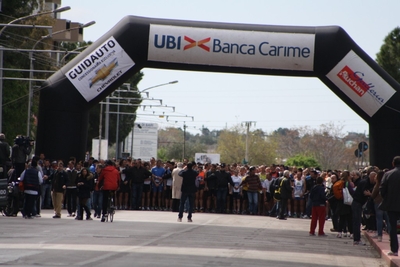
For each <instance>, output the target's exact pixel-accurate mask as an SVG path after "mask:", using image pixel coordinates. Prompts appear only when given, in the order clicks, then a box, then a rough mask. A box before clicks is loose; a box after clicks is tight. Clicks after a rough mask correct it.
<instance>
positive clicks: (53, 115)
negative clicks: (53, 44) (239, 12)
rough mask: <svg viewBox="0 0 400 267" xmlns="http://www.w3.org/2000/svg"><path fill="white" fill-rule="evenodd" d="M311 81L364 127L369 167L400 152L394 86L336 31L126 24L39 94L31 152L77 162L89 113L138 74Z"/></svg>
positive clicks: (385, 163) (146, 21) (133, 20)
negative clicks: (229, 75)
mask: <svg viewBox="0 0 400 267" xmlns="http://www.w3.org/2000/svg"><path fill="white" fill-rule="evenodd" d="M145 67H149V68H162V69H179V70H192V71H208V72H230V73H243V74H247V73H248V74H261V75H284V76H306V77H318V78H319V79H320V80H321V81H322V82H323V83H325V84H326V85H327V86H328V87H329V88H330V89H331V90H332V91H333V92H334V93H335V94H336V95H337V96H338V97H340V98H341V99H342V100H343V101H344V102H345V103H346V104H347V105H348V106H350V107H351V108H352V109H353V110H354V111H355V112H356V113H357V114H358V115H360V116H361V117H362V118H363V119H364V120H365V121H367V122H368V123H369V133H370V161H371V164H374V165H377V166H379V167H390V165H391V161H392V159H393V156H395V155H398V154H400V141H399V140H398V139H399V137H400V114H399V112H398V111H397V110H396V109H397V107H398V106H399V105H398V103H400V97H399V94H397V93H396V91H398V90H399V89H400V85H399V84H398V83H397V82H396V81H395V80H394V79H393V78H392V77H390V76H389V75H388V74H387V73H386V72H385V71H384V70H383V69H382V68H381V67H379V66H378V65H377V63H376V62H375V61H374V60H373V59H371V58H370V57H369V56H368V55H367V54H366V53H365V52H364V51H363V50H362V49H361V48H360V47H359V46H358V45H357V44H356V43H355V42H354V41H353V40H352V39H351V38H350V37H349V36H348V35H347V33H346V32H345V31H344V30H343V29H342V28H340V27H338V26H326V27H291V26H273V25H246V24H228V23H212V22H198V21H183V20H165V19H152V18H143V17H136V16H127V17H125V18H123V19H122V20H121V21H120V22H119V23H118V24H117V25H116V26H114V28H112V29H111V30H110V31H109V32H107V33H106V34H105V35H104V36H102V37H101V38H100V39H99V40H97V41H96V42H95V43H93V44H92V45H91V46H90V47H88V48H87V49H86V50H85V51H84V52H82V53H81V54H80V55H79V56H77V57H76V58H74V60H72V61H71V62H69V63H68V64H67V65H66V66H64V67H63V68H62V69H61V70H59V71H58V72H56V73H55V74H54V75H52V76H51V77H50V78H49V79H48V80H47V81H46V82H45V83H44V85H43V87H42V90H41V94H40V105H39V115H38V129H37V144H36V153H44V154H45V155H46V156H47V157H49V158H54V159H64V160H66V159H68V158H69V157H70V156H75V157H77V159H83V157H84V154H85V148H86V138H87V126H88V110H89V108H90V107H91V106H93V105H95V104H96V103H98V102H100V101H101V100H102V99H104V98H105V97H106V96H107V95H109V94H110V93H111V92H112V91H113V90H115V89H116V88H118V87H119V86H121V85H122V83H123V82H124V81H125V80H126V79H127V78H128V77H130V76H132V75H133V74H135V73H137V72H139V71H140V70H141V69H142V68H145Z"/></svg>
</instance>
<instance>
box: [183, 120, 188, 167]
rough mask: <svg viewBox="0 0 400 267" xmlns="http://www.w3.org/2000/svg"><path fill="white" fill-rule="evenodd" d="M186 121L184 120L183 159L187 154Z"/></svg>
mask: <svg viewBox="0 0 400 267" xmlns="http://www.w3.org/2000/svg"><path fill="white" fill-rule="evenodd" d="M186 128H187V126H186V123H185V122H183V153H182V160H183V159H184V158H185V154H186Z"/></svg>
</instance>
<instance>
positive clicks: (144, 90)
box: [105, 80, 178, 158]
mask: <svg viewBox="0 0 400 267" xmlns="http://www.w3.org/2000/svg"><path fill="white" fill-rule="evenodd" d="M176 83H178V81H177V80H174V81H170V82H167V83H161V84H157V85H154V86H150V87H147V88H145V89H143V90H137V91H131V92H137V93H139V94H140V93H144V92H145V93H146V94H147V97H148V96H149V93H148V92H147V91H148V90H151V89H153V88H156V87H160V86H165V85H170V84H176ZM124 85H125V84H124ZM128 91H130V90H128ZM110 99H111V98H109V97H107V103H106V105H107V107H108V106H109V104H110ZM116 99H117V101H118V103H117V105H118V107H117V109H118V111H117V129H116V143H115V148H116V151H115V152H116V158H118V157H119V154H120V146H119V136H118V135H119V120H120V118H119V115H123V114H124V112H120V109H119V106H120V105H125V104H121V103H120V91H118V97H117V98H116ZM160 101H162V100H160ZM148 106H149V105H148ZM150 106H151V105H150ZM172 108H173V109H175V108H174V107H172ZM108 110H109V109H108ZM108 110H107V111H106V113H107V115H106V121H107V116H108V115H109V114H112V113H113V112H109V111H108ZM126 114H128V113H126ZM129 114H131V113H129ZM134 114H136V113H134ZM134 114H131V115H134ZM105 130H106V131H107V132H108V127H106V129H105ZM133 130H134V127H132V131H131V138H130V140H131V142H132V143H131V150H132V153H133ZM106 136H108V134H107V133H106ZM128 136H129V135H128ZM131 156H132V155H131Z"/></svg>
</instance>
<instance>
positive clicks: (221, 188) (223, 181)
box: [216, 163, 233, 213]
mask: <svg viewBox="0 0 400 267" xmlns="http://www.w3.org/2000/svg"><path fill="white" fill-rule="evenodd" d="M220 167H221V169H220V170H219V171H217V172H216V176H217V212H219V213H225V205H226V196H227V195H228V185H229V184H231V185H233V182H232V177H231V174H230V173H229V172H227V171H226V169H225V168H226V165H225V163H221V166H220Z"/></svg>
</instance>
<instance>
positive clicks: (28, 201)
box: [24, 193, 37, 217]
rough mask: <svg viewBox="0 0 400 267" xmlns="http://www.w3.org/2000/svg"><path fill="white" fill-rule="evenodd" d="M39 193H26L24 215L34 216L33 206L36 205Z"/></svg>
mask: <svg viewBox="0 0 400 267" xmlns="http://www.w3.org/2000/svg"><path fill="white" fill-rule="evenodd" d="M36 198H37V195H30V194H26V193H25V202H24V215H25V216H27V217H32V216H33V215H35V214H33V207H34V205H35V201H36Z"/></svg>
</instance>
